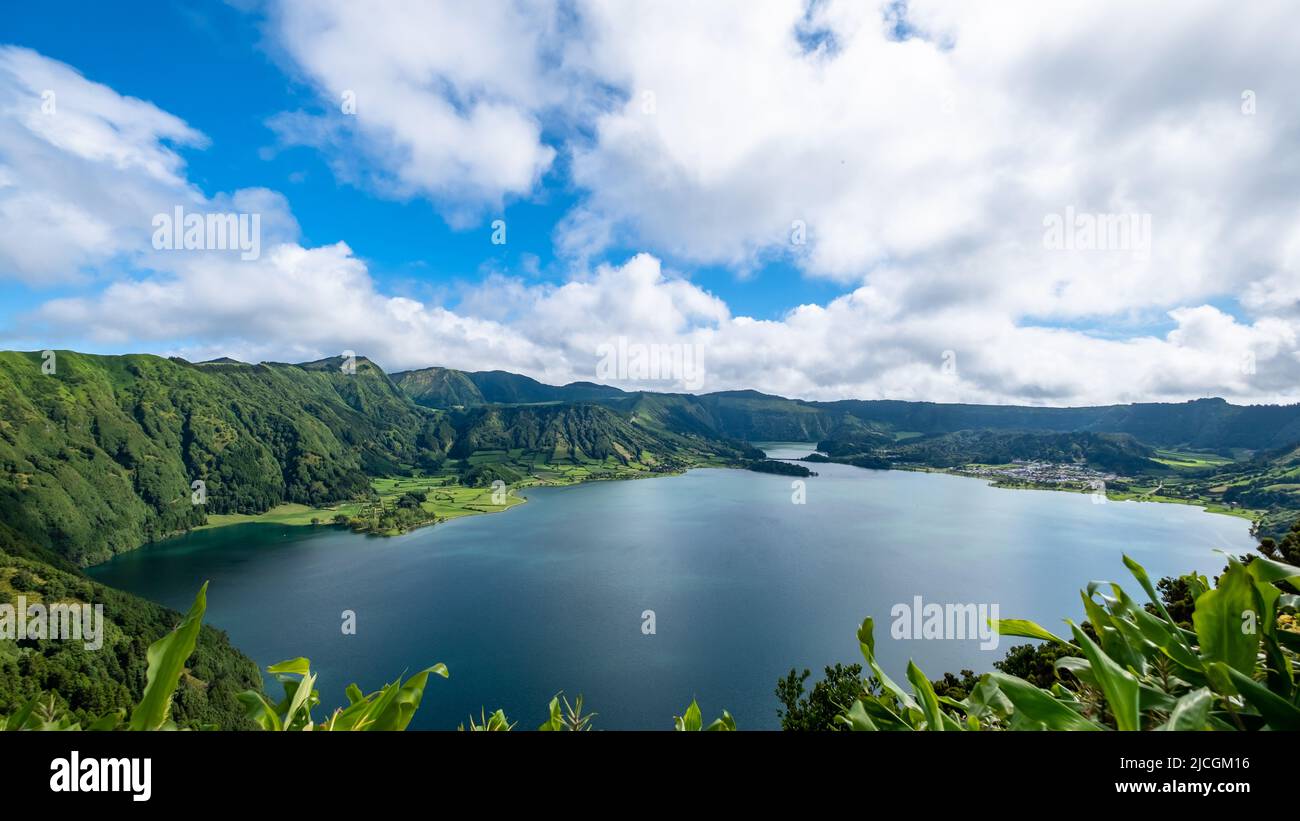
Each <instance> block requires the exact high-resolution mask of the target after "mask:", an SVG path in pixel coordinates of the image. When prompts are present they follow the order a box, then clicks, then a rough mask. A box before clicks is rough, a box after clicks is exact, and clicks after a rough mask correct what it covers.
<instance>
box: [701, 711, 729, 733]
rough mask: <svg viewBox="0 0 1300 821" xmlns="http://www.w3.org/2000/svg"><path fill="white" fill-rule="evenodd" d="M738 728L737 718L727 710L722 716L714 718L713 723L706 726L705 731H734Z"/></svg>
mask: <svg viewBox="0 0 1300 821" xmlns="http://www.w3.org/2000/svg"><path fill="white" fill-rule="evenodd" d="M735 729H736V719H734V718H732V717H731V713H729V712H727V711H726V710H723V711H722V717H721V718H715V719H713V723H712V724H710V725H709V726H707V727H705V728H704V731H705V732H719V731H728V732H733V731H735Z"/></svg>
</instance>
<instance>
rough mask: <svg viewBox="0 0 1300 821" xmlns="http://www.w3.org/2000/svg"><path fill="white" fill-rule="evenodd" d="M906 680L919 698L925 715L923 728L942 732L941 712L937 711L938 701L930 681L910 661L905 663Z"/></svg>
mask: <svg viewBox="0 0 1300 821" xmlns="http://www.w3.org/2000/svg"><path fill="white" fill-rule="evenodd" d="M907 680H908V681H910V682H911V683H912V689H914V690H915V691H916V694H917V695H918V696H920V697H921V711H922V712H923V713H924V714H925V727H926V729H927V730H935V731H939V730H943V728H944V727H943V718H944V716H943V711H942V710H940V709H939V699H938V698H937V697H936V696H935V694H934V686H933V685H932V684H930V680H929V679H928V678H926V677H925V673H922V672H921V668H920V667H917V666H916V664H915V663H913V662H912V661H911V660H909V661H908V662H907Z"/></svg>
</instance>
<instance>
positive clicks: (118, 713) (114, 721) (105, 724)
mask: <svg viewBox="0 0 1300 821" xmlns="http://www.w3.org/2000/svg"><path fill="white" fill-rule="evenodd" d="M125 718H126V710H124V709H123V708H121V707H119V708H117V709H116V710H114V711H113V712H111V713H104V714H103V715H102V716H100V717H99V718H97V719H95V720H94V721H93V722H91V724H90V726H89V727H87V728H86V729H87V730H90V731H92V732H108V731H109V730H116V729H117V728H118V726H119V725H121V723H122V720H123V719H125Z"/></svg>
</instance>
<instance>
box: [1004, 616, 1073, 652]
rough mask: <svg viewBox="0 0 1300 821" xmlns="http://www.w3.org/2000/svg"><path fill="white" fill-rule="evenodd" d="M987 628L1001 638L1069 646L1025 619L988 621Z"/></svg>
mask: <svg viewBox="0 0 1300 821" xmlns="http://www.w3.org/2000/svg"><path fill="white" fill-rule="evenodd" d="M989 626H991V627H992V628H993V629H994V630H996V631H997V632H998V633H999V634H1000V635H1003V636H1023V637H1025V638H1027V639H1042V640H1043V641H1051V642H1055V643H1057V644H1064V645H1067V646H1068V645H1069V644H1070V643H1069V642H1068V641H1066V640H1065V639H1063V638H1061V637H1060V636H1058V635H1056V634H1055V633H1053V632H1052V631H1050V630H1047V629H1046V628H1043V627H1040V626H1039V625H1038V623H1037V622H1032V621H1029V620H1027V619H989Z"/></svg>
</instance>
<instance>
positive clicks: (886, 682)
mask: <svg viewBox="0 0 1300 821" xmlns="http://www.w3.org/2000/svg"><path fill="white" fill-rule="evenodd" d="M874 628H875V622H874V620H872V618H871V617H870V616H868V617H867V618H865V619H863V620H862V626H861V627H859V628H858V648H859V649H860V650H861V651H862V657H863V658H865V659H866V660H867V666H868V667H870V668H871V672H872V673H874V674H875V676H876V680H877V681H879V682H880V686H881V687H883V688H884V689H885V690H886V691H887V692H889V693H890V694H891V695H893V696H894V698H896V699H898V702H899V704H901V705H902V706H903V709H905V710H916V711H918V712H920V711H921V707H920V705H918V704H917V703H916V699H914V698H912V694H911V693H909V692H907V691H906V690H904V689H903V688H902V687H899V686H898V685H897V684H895V683H894V680H893V679H892V678H890V677H889V676H887V675H885V671H884V670H883V669H882V668H881V667H880V664H879V663H878V662H877V661H876V637H875V630H874Z"/></svg>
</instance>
